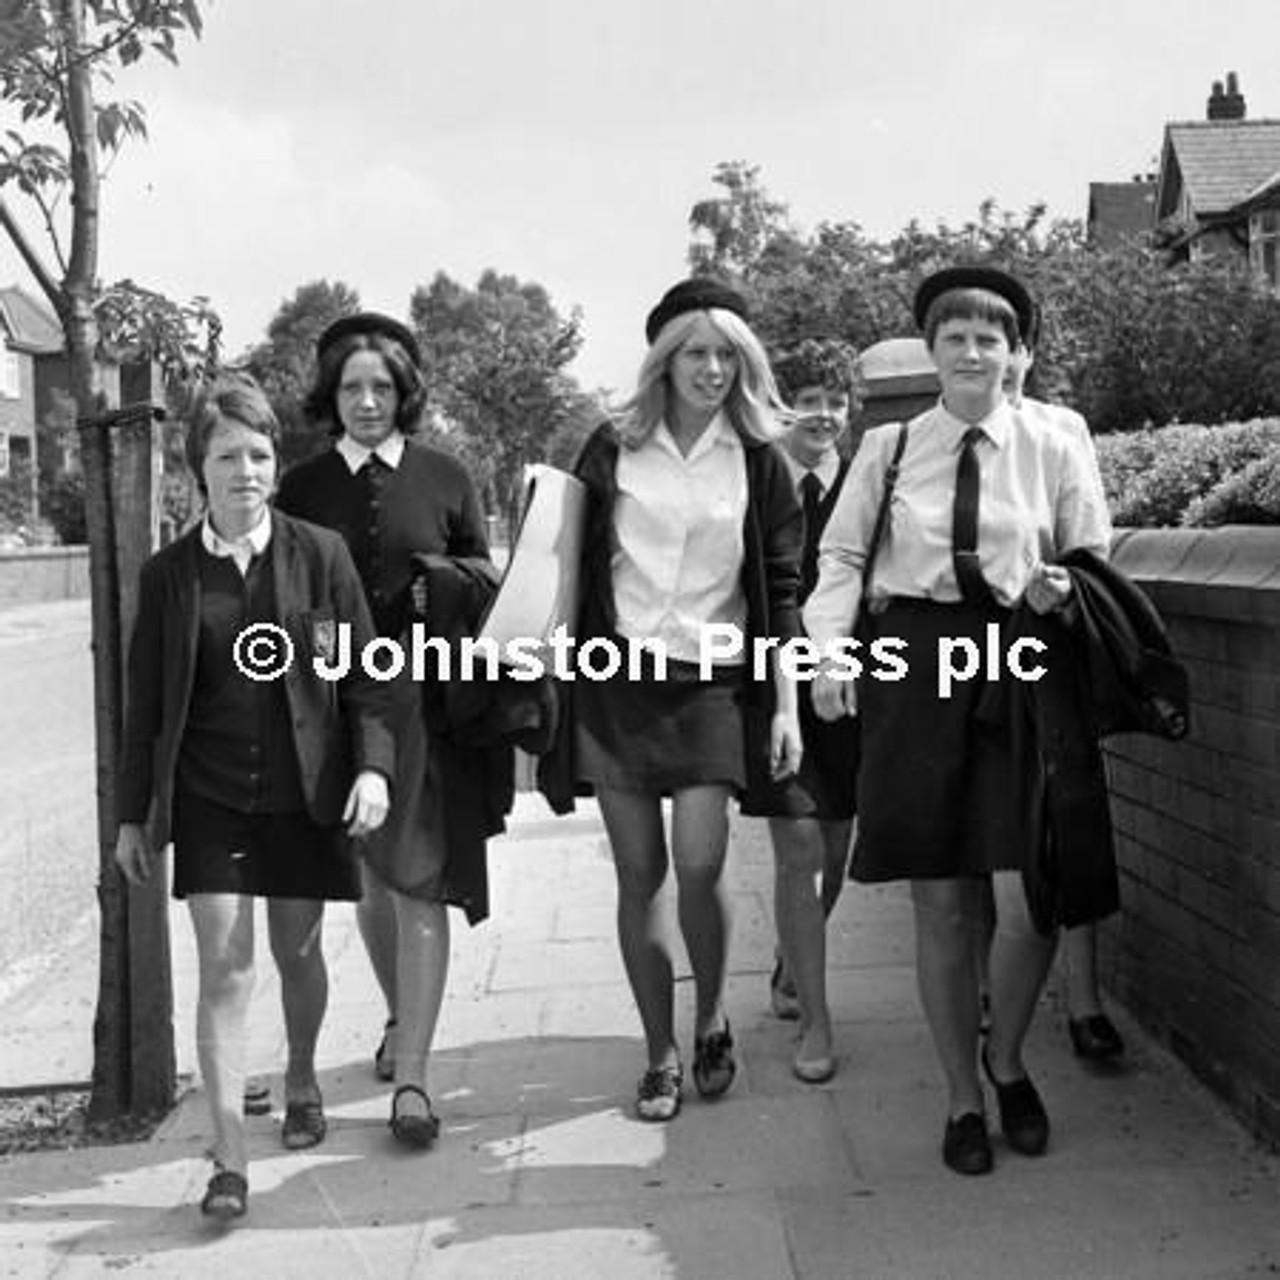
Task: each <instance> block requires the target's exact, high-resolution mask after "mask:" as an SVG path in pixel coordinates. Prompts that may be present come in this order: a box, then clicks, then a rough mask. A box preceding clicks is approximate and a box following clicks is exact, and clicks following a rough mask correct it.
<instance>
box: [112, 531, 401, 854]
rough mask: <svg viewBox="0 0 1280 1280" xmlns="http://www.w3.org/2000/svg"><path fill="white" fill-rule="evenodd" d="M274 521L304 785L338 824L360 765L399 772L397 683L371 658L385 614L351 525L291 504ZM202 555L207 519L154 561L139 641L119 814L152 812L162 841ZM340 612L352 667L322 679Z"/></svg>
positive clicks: (143, 591)
mask: <svg viewBox="0 0 1280 1280" xmlns="http://www.w3.org/2000/svg"><path fill="white" fill-rule="evenodd" d="M271 521H272V529H271V542H270V543H269V545H268V553H269V554H270V556H271V567H272V572H273V574H274V577H275V597H276V616H275V618H274V619H273V621H275V622H276V623H278V624H279V625H280V626H282V627H283V628H284V629H285V631H286V632H287V633H288V635H289V638H290V639H291V640H292V642H293V646H294V660H293V664H292V665H291V667H290V668H289V670H288V672H287V673H286V674H285V675H284V676H283V677H282V678H283V680H284V685H285V694H286V697H287V699H288V704H289V713H290V718H291V722H292V728H293V744H294V748H295V750H296V751H297V753H298V773H299V777H300V779H301V782H302V794H303V798H304V800H305V802H306V807H307V812H308V813H309V814H310V816H311V817H312V819H313V820H314V821H316V822H318V823H320V824H322V825H324V826H332V825H334V824H336V823H337V822H339V821H340V819H341V817H342V809H343V806H344V804H345V803H346V799H347V794H348V792H349V790H350V788H351V783H352V780H353V778H354V777H355V774H356V772H357V771H359V770H362V769H376V770H378V771H379V772H380V773H383V774H385V775H386V776H387V778H388V779H390V778H391V777H392V776H393V766H394V764H395V747H394V744H393V742H392V737H391V733H390V730H389V728H388V726H387V714H386V693H385V687H384V686H383V685H382V684H381V683H380V682H378V681H376V680H374V679H372V678H371V677H369V676H366V675H365V674H364V673H363V672H362V671H361V670H360V666H359V654H360V652H361V650H362V648H363V647H364V645H365V644H366V643H367V642H368V641H369V640H370V639H372V638H373V635H374V630H373V622H372V620H371V619H370V616H369V607H368V605H367V604H366V603H365V598H364V589H363V588H362V587H361V585H360V579H359V577H358V576H357V574H356V570H355V565H354V564H353V563H352V562H351V554H350V552H349V551H348V550H347V546H346V543H345V542H343V540H342V538H341V536H340V535H339V534H336V533H334V532H332V531H331V530H329V529H321V528H319V527H318V526H316V525H312V524H308V523H307V522H306V521H305V520H296V519H294V518H293V517H291V516H286V515H284V514H283V513H281V512H279V511H272V513H271ZM200 554H201V546H200V527H199V526H198V525H197V526H196V527H195V528H193V529H191V530H190V531H188V532H187V533H186V534H184V535H183V536H182V537H181V538H179V539H178V540H177V541H176V542H174V543H172V544H171V545H170V546H168V547H165V548H164V550H162V551H159V552H157V553H156V554H155V555H154V556H152V557H151V558H150V559H149V560H148V561H147V562H146V564H144V565H143V566H142V576H141V579H140V581H139V593H138V616H137V620H136V622H135V623H134V628H133V636H132V639H131V641H130V644H129V658H128V668H127V677H128V685H127V691H128V696H127V700H126V711H125V723H124V740H123V743H122V746H121V752H120V769H119V778H118V781H117V784H116V786H117V791H116V795H117V798H118V809H119V814H118V817H119V820H120V821H121V822H135V823H141V822H147V823H148V825H149V829H150V834H151V837H152V840H153V841H154V844H155V847H156V848H163V846H164V845H166V844H168V843H169V840H170V837H171V822H172V816H173V790H174V779H175V775H176V773H177V767H178V753H179V751H180V749H181V746H182V735H183V732H184V730H185V728H186V723H187V714H188V711H189V708H190V705H191V691H192V686H193V684H194V682H195V671H196V645H197V641H198V638H199V634H200V560H199V557H200ZM339 622H347V623H350V624H351V653H352V669H351V672H350V674H349V675H347V676H346V677H345V678H344V679H342V680H340V681H337V682H332V681H328V680H322V679H321V678H320V677H319V676H317V675H316V674H315V673H314V672H313V671H312V667H311V661H312V658H313V657H315V656H316V655H321V656H325V657H331V656H332V655H333V650H332V648H331V647H330V646H331V645H332V643H333V639H334V637H335V636H336V624H337V623H339ZM246 678H247V677H246Z"/></svg>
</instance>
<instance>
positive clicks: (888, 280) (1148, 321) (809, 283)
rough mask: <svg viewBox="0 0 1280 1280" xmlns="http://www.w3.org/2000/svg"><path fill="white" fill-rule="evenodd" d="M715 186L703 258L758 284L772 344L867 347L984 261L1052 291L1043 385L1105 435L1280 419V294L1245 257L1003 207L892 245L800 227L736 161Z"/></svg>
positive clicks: (721, 171) (918, 226)
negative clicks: (1125, 241) (950, 269)
mask: <svg viewBox="0 0 1280 1280" xmlns="http://www.w3.org/2000/svg"><path fill="white" fill-rule="evenodd" d="M712 181H713V182H714V183H716V184H717V185H719V186H721V187H722V188H724V191H725V194H724V195H723V196H720V197H718V198H716V199H713V200H704V201H700V202H699V203H697V204H695V205H694V207H693V211H692V213H691V214H690V226H691V229H692V232H693V241H692V243H691V246H690V250H689V257H690V262H691V263H692V264H693V265H695V267H699V268H704V269H706V270H708V271H711V272H713V273H716V274H719V275H721V276H724V277H727V278H730V279H732V280H734V281H736V282H737V283H738V284H739V285H741V286H742V287H744V288H745V289H746V290H747V291H748V293H749V294H750V296H751V298H752V301H753V303H754V306H755V313H756V321H755V325H756V328H757V331H758V332H759V333H760V334H761V336H762V337H763V338H764V339H765V341H766V342H767V343H769V344H770V345H771V346H786V345H791V344H793V343H795V342H798V341H800V340H801V339H803V338H807V337H816V336H832V337H840V338H843V339H844V340H845V341H847V342H849V343H851V344H852V345H853V346H855V347H857V348H864V347H866V346H869V345H870V344H871V343H873V342H877V341H879V340H880V339H882V338H891V337H901V336H903V335H906V334H912V333H914V332H915V323H914V320H913V318H912V315H911V299H912V297H913V295H914V292H915V289H916V286H917V285H918V284H919V282H920V280H921V279H922V278H923V277H924V276H925V275H927V274H928V273H929V272H931V271H934V270H936V269H938V268H939V267H943V266H947V265H951V264H955V263H957V262H975V261H979V262H983V263H987V264H990V265H992V266H998V267H1003V268H1005V269H1006V270H1009V271H1012V272H1013V273H1014V274H1016V275H1018V276H1019V277H1020V278H1022V279H1023V280H1025V281H1026V282H1027V283H1028V285H1029V286H1030V287H1031V289H1032V291H1033V292H1034V294H1035V295H1036V296H1037V297H1038V298H1039V299H1040V300H1041V303H1042V306H1043V314H1044V325H1043V330H1042V334H1041V341H1040V345H1039V347H1038V349H1037V353H1036V364H1035V368H1034V369H1033V373H1032V382H1031V389H1032V391H1033V393H1034V394H1038V395H1042V396H1047V397H1048V398H1051V399H1061V400H1065V401H1067V402H1069V403H1071V404H1072V405H1074V406H1075V407H1076V408H1078V409H1079V410H1080V411H1081V412H1082V413H1084V415H1085V416H1086V418H1087V419H1088V420H1089V422H1090V423H1091V425H1092V426H1093V427H1094V429H1095V430H1098V431H1114V430H1125V429H1129V428H1134V427H1140V426H1143V425H1145V424H1155V425H1160V424H1163V423H1167V422H1173V421H1193V422H1202V423H1220V422H1224V421H1232V420H1238V419H1245V418H1250V417H1255V416H1260V415H1264V414H1275V413H1277V412H1280V299H1277V298H1276V297H1275V296H1274V295H1273V294H1271V293H1270V292H1269V291H1268V290H1267V289H1266V288H1265V287H1263V286H1262V285H1261V284H1260V283H1259V282H1258V281H1257V280H1256V279H1254V278H1253V276H1252V275H1251V273H1250V272H1249V270H1248V268H1247V266H1246V265H1245V264H1244V263H1243V261H1241V260H1235V259H1232V258H1230V257H1224V258H1210V259H1208V260H1205V261H1202V262H1198V263H1194V264H1182V265H1177V266H1170V265H1169V263H1168V261H1167V258H1166V256H1165V255H1164V254H1163V253H1161V252H1160V251H1159V250H1158V249H1157V248H1156V247H1155V246H1154V245H1152V246H1147V245H1143V244H1140V243H1138V244H1129V245H1126V246H1124V247H1121V248H1118V249H1114V250H1107V251H1104V250H1100V249H1097V248H1095V247H1093V246H1091V245H1089V244H1088V243H1087V242H1086V238H1085V231H1084V227H1083V226H1082V224H1081V223H1080V222H1079V221H1078V220H1074V219H1056V220H1050V219H1049V218H1048V217H1047V211H1046V209H1045V206H1044V205H1042V204H1036V205H1032V206H1031V207H1030V208H1029V209H1027V210H1026V211H1025V212H1023V213H1015V212H1011V211H1009V210H1001V209H999V208H998V207H997V206H996V203H995V202H994V201H993V200H986V201H984V202H983V203H982V204H981V205H980V206H979V208H978V211H977V215H976V216H975V217H974V218H972V219H970V220H968V221H967V222H965V223H964V224H962V225H961V226H959V227H953V226H949V225H948V224H946V223H943V222H939V223H937V224H936V225H935V226H934V227H932V228H928V227H926V226H924V225H923V224H922V223H921V222H919V221H918V220H913V221H912V222H910V223H909V224H908V225H907V226H906V227H904V228H903V229H902V230H901V231H900V232H899V233H898V234H896V235H894V236H892V237H890V238H889V239H888V240H886V241H883V242H878V241H874V240H871V239H869V238H868V237H867V236H866V235H865V234H864V233H863V231H862V229H861V227H860V226H859V225H858V224H857V223H856V222H852V221H850V222H839V223H822V224H820V225H819V226H818V228H817V229H816V231H814V232H813V234H812V235H808V236H802V235H800V234H799V233H798V232H797V231H796V230H795V229H794V228H793V227H791V226H790V224H789V223H787V221H786V216H785V214H786V205H785V204H783V203H782V202H780V201H777V200H774V199H773V198H772V197H771V196H770V195H769V194H768V192H767V191H766V190H765V188H764V186H763V184H762V183H761V181H760V178H759V171H758V170H757V169H755V168H753V167H751V166H749V165H746V164H744V163H743V162H741V161H735V162H732V163H731V164H722V165H720V166H719V167H718V168H717V169H716V171H715V173H714V175H713V177H712Z"/></svg>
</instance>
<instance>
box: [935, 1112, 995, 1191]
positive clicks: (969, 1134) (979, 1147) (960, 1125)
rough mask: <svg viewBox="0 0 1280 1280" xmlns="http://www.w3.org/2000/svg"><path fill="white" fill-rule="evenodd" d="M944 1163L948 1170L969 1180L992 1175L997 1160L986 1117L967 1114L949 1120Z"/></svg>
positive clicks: (943, 1142) (944, 1137)
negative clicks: (982, 1174) (992, 1150)
mask: <svg viewBox="0 0 1280 1280" xmlns="http://www.w3.org/2000/svg"><path fill="white" fill-rule="evenodd" d="M942 1159H943V1163H944V1164H945V1165H946V1166H947V1168H948V1169H952V1170H954V1171H955V1172H956V1173H963V1174H965V1175H966V1176H973V1175H974V1174H979V1173H990V1172H991V1166H992V1165H993V1164H994V1163H995V1158H994V1157H993V1156H992V1154H991V1137H990V1135H989V1134H988V1133H987V1121H986V1117H985V1116H983V1115H982V1114H981V1113H980V1112H977V1111H966V1112H965V1113H964V1115H962V1116H956V1118H955V1119H954V1120H948V1121H947V1129H946V1132H945V1133H944V1134H943V1136H942Z"/></svg>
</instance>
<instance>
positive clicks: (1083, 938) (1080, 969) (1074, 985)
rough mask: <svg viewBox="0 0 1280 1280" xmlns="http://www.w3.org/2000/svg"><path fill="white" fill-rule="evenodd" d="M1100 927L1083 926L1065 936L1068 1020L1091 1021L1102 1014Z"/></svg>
mask: <svg viewBox="0 0 1280 1280" xmlns="http://www.w3.org/2000/svg"><path fill="white" fill-rule="evenodd" d="M1097 941H1098V936H1097V925H1093V924H1082V925H1080V926H1079V927H1078V928H1075V929H1067V930H1065V931H1064V933H1063V950H1064V952H1065V955H1066V961H1067V964H1066V969H1067V1016H1068V1017H1070V1018H1088V1017H1092V1016H1093V1015H1095V1014H1099V1013H1101V1012H1102V998H1101V996H1100V995H1099V994H1098V947H1097Z"/></svg>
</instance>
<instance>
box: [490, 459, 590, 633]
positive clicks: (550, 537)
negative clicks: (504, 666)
mask: <svg viewBox="0 0 1280 1280" xmlns="http://www.w3.org/2000/svg"><path fill="white" fill-rule="evenodd" d="M586 494H587V491H586V487H585V486H584V485H583V483H582V481H581V480H579V479H578V478H577V477H576V476H571V475H570V474H569V473H568V472H567V471H561V470H559V469H558V468H556V467H549V466H544V465H542V464H541V463H539V464H537V465H535V466H531V467H530V468H529V469H528V473H527V481H526V484H525V492H524V514H523V515H522V516H521V519H520V528H519V530H518V531H517V533H516V537H515V545H514V546H512V548H511V557H510V559H509V560H508V561H507V568H506V572H505V573H504V574H503V575H502V583H501V585H500V586H499V587H498V592H497V595H495V596H494V599H493V603H492V604H491V606H490V608H489V612H488V614H487V615H486V617H485V619H484V622H483V624H482V625H481V627H480V638H481V639H484V638H486V637H488V638H490V639H492V640H494V641H495V642H496V643H497V645H498V646H499V652H505V648H506V646H507V645H508V644H510V642H511V641H513V640H520V641H522V642H524V643H523V645H522V647H524V648H525V649H526V651H530V652H532V651H535V649H536V647H539V646H541V645H543V644H545V643H546V642H547V641H548V640H549V639H550V637H551V635H552V634H553V632H554V631H555V629H556V628H557V627H558V626H560V625H562V624H563V625H564V626H565V627H566V628H567V632H568V634H569V635H572V634H573V631H574V627H575V624H576V621H577V613H578V576H579V565H580V562H581V559H582V532H583V521H584V517H585V514H586ZM530 642H532V643H530Z"/></svg>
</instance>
